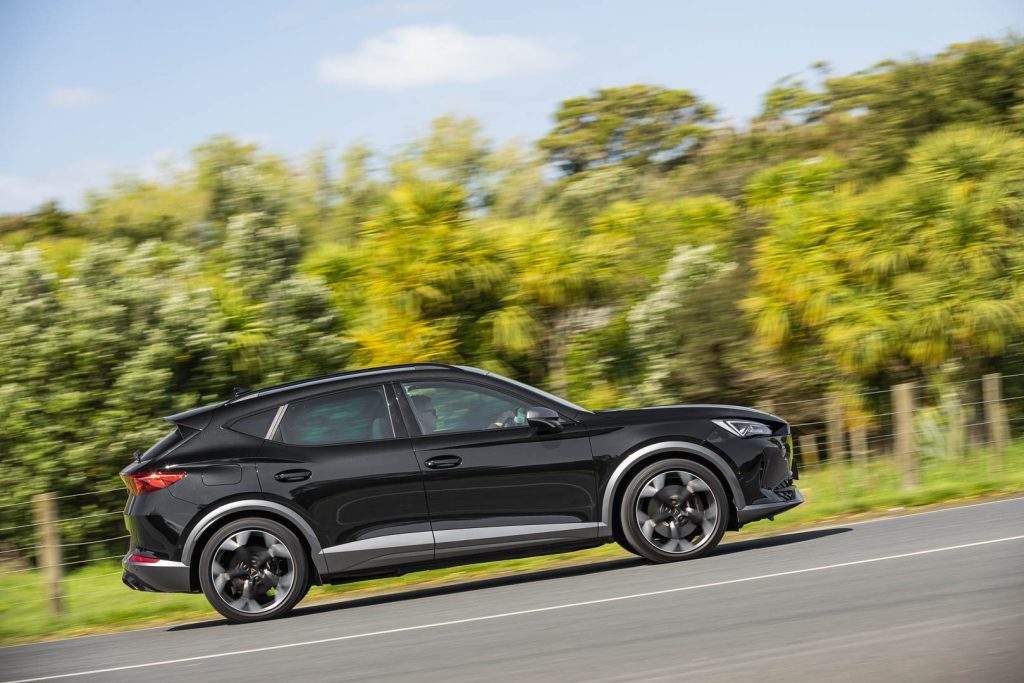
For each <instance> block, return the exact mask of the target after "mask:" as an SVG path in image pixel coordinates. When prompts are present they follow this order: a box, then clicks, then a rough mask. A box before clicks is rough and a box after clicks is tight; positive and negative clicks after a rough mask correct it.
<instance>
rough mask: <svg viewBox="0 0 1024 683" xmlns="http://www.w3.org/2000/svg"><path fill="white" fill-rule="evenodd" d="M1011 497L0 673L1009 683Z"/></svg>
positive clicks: (35, 676)
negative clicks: (693, 556)
mask: <svg viewBox="0 0 1024 683" xmlns="http://www.w3.org/2000/svg"><path fill="white" fill-rule="evenodd" d="M1022 520H1024V499H1016V500H1007V501H999V502H993V503H985V504H980V505H974V506H968V507H961V508H954V509H949V510H940V511H934V512H929V513H923V514H915V515H908V516H903V517H896V518H892V519H885V520H878V521H873V522H863V523H859V524H850V525H844V526H837V527H833V528H825V529H819V530H813V531H804V532H796V533H789V534H784V535H780V536H775V537H772V538H767V539H760V540H750V541H738V542H732V543H726V544H723V545H722V546H721V547H720V548H719V550H718V551H717V552H716V553H715V554H714V555H712V556H710V557H708V558H705V559H702V560H696V561H693V562H684V563H680V564H674V565H651V564H646V563H644V562H641V561H639V560H632V559H628V560H617V561H611V562H604V563H601V564H596V565H590V566H585V567H577V568H571V569H560V570H548V571H542V572H535V573H531V574H526V575H522V576H517V577H513V578H509V579H490V580H483V581H474V582H471V583H465V584H461V585H458V586H451V587H444V588H438V589H426V590H418V591H410V592H407V593H404V594H401V595H392V596H381V597H370V598H361V599H353V600H348V601H345V602H337V603H332V604H328V605H313V606H310V607H306V608H301V607H300V608H299V609H298V610H296V612H295V614H294V616H292V617H291V618H288V619H285V620H279V621H276V622H268V623H262V624H247V625H240V626H239V625H229V624H227V623H225V622H223V621H210V622H203V623H198V624H185V625H178V626H165V627H158V628H153V629H146V630H141V631H132V632H127V633H118V634H110V635H101V636H91V637H85V638H77V639H70V640H64V641H57V642H51V643H38V644H33V645H24V646H18V647H11V648H4V649H0V681H11V680H25V679H31V680H73V681H76V680H78V681H140V680H145V681H147V683H154V682H156V681H182V680H189V681H217V682H218V683H227V682H230V681H245V682H247V683H249V682H251V681H253V680H262V681H268V680H270V681H277V680H284V681H288V680H301V681H348V680H352V681H379V680H385V681H388V680H404V681H425V680H431V681H446V682H456V681H481V680H487V681H488V682H489V683H490V682H494V681H524V680H526V681H534V680H539V681H583V680H586V681H619V680H648V681H652V680H653V681H657V680H680V679H682V680H701V681H735V680H741V679H752V680H757V681H817V680H826V679H827V680H829V681H830V682H831V681H864V680H869V679H872V678H875V679H881V680H900V681H964V680H971V681H975V682H981V681H1021V680H1024V524H1022Z"/></svg>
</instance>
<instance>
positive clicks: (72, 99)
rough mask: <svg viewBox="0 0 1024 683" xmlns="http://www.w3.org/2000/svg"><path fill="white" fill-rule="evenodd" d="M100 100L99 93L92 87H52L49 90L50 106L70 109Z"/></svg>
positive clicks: (86, 105)
mask: <svg viewBox="0 0 1024 683" xmlns="http://www.w3.org/2000/svg"><path fill="white" fill-rule="evenodd" d="M99 101H100V95H99V93H98V92H96V91H95V90H93V89H92V88H82V87H73V88H72V87H68V88H54V89H53V90H51V91H50V96H49V102H50V106H53V107H60V108H61V109H70V108H74V107H88V106H89V105H90V104H96V103H97V102H99Z"/></svg>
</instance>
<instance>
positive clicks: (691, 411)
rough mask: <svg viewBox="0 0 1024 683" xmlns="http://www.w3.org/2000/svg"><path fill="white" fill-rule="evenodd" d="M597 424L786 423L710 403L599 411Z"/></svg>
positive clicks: (773, 425)
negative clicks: (725, 420) (731, 420)
mask: <svg viewBox="0 0 1024 683" xmlns="http://www.w3.org/2000/svg"><path fill="white" fill-rule="evenodd" d="M594 417H596V418H597V419H596V420H594V419H593V418H591V419H590V420H584V421H585V422H595V423H600V424H635V423H637V422H646V421H652V420H658V421H660V420H713V419H715V418H726V417H733V418H740V419H747V420H757V421H759V422H765V423H768V424H770V425H772V427H773V428H776V429H777V428H778V427H781V426H782V425H783V424H785V422H786V421H785V420H783V419H782V418H780V417H777V416H775V415H772V414H770V413H766V412H763V411H761V410H754V409H753V408H744V407H743V406H730V405H717V404H710V403H684V404H679V405H671V406H653V407H651V408H612V409H609V410H598V411H596V412H595V413H594Z"/></svg>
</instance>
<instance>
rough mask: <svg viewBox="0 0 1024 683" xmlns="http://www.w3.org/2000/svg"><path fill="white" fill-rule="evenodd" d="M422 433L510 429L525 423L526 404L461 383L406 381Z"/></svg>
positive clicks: (504, 395)
mask: <svg viewBox="0 0 1024 683" xmlns="http://www.w3.org/2000/svg"><path fill="white" fill-rule="evenodd" d="M402 389H403V390H404V391H405V395H406V396H408V397H409V404H410V405H411V406H412V412H413V414H414V415H415V417H416V422H417V424H418V425H419V427H420V433H422V434H438V433H441V432H475V431H479V430H482V429H510V428H512V427H522V426H525V425H526V424H527V423H526V411H527V409H528V408H529V405H527V404H526V403H525V402H523V401H521V400H519V399H517V398H512V397H511V396H508V395H506V394H503V393H501V392H498V391H493V390H491V389H486V388H484V387H480V386H476V385H473V384H463V383H461V382H404V383H403V384H402Z"/></svg>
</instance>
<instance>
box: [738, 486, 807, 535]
mask: <svg viewBox="0 0 1024 683" xmlns="http://www.w3.org/2000/svg"><path fill="white" fill-rule="evenodd" d="M773 494H774V496H775V497H777V498H778V500H777V501H771V502H767V503H757V504H754V505H745V506H744V507H742V508H740V509H739V510H737V511H736V517H737V521H738V522H739V523H740V526H742V525H744V524H749V523H750V522H756V521H757V520H759V519H765V518H771V517H774V516H775V515H777V514H779V513H782V512H785V511H786V510H792V509H793V508H795V507H796V506H797V505H799V504H800V503H802V502H804V497H803V496H802V495H800V489H798V488H797V487H796V486H787V487H786V488H783V489H778V490H776V491H774V492H773ZM762 500H763V499H762Z"/></svg>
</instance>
